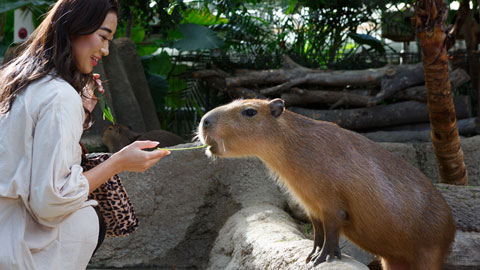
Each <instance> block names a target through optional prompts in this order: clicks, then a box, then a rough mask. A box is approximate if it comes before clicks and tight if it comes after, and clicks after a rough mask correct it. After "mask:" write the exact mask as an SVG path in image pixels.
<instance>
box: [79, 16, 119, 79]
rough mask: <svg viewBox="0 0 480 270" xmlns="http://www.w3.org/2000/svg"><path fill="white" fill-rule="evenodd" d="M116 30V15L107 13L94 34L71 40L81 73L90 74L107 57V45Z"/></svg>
mask: <svg viewBox="0 0 480 270" xmlns="http://www.w3.org/2000/svg"><path fill="white" fill-rule="evenodd" d="M116 30H117V14H116V13H115V12H109V13H108V14H107V16H106V17H105V20H104V21H103V23H102V26H100V28H98V29H97V30H96V31H95V32H93V33H91V34H89V35H83V36H77V37H74V38H73V39H72V51H73V57H74V59H75V62H76V64H77V68H78V70H79V71H80V72H81V73H83V74H89V73H91V72H92V71H93V68H94V67H95V66H96V65H97V64H98V61H99V60H100V59H102V57H103V56H107V55H108V53H109V52H108V46H109V44H108V43H109V42H110V41H111V40H112V38H113V35H114V34H115V31H116Z"/></svg>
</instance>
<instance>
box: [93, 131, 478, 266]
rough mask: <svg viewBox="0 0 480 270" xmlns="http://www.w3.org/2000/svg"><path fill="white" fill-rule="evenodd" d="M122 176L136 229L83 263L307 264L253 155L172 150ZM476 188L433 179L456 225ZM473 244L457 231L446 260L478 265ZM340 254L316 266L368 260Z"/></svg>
mask: <svg viewBox="0 0 480 270" xmlns="http://www.w3.org/2000/svg"><path fill="white" fill-rule="evenodd" d="M479 139H480V138H477V137H475V138H471V139H467V140H466V141H464V142H463V145H464V147H465V145H468V146H469V147H473V148H477V147H478V146H476V145H475V144H476V143H478V140H479ZM382 145H383V146H384V147H386V148H387V149H389V150H390V151H392V152H394V153H395V154H398V155H401V156H404V157H405V158H406V159H407V160H409V161H411V162H412V163H413V164H414V165H415V166H417V167H419V168H421V169H426V168H427V169H428V168H429V167H428V166H426V165H425V164H427V162H425V160H431V159H434V157H433V153H432V152H428V151H427V152H422V151H423V150H424V149H428V146H426V145H409V144H382ZM184 146H187V145H184ZM179 147H181V146H179ZM464 149H465V148H464ZM464 152H465V159H466V163H467V166H472V165H473V164H475V163H477V164H478V162H479V159H478V157H476V154H475V153H473V151H470V150H467V151H465V150H464ZM469 159H475V160H469ZM469 169H470V168H469ZM121 176H122V178H123V181H124V185H125V186H126V188H127V190H128V192H129V195H130V197H131V199H132V202H133V204H134V206H135V209H136V211H137V213H138V216H139V218H140V228H139V229H138V231H137V232H135V233H134V234H133V235H131V236H127V237H125V238H119V239H106V241H105V242H104V244H103V246H102V247H101V249H100V250H99V251H98V253H97V254H96V255H95V257H94V258H93V259H92V261H91V265H90V268H95V267H135V268H141V267H146V266H158V267H169V268H172V267H174V266H175V267H177V268H181V267H196V268H198V269H206V268H209V269H298V268H299V267H300V268H304V267H307V266H306V265H305V261H304V260H305V258H306V256H307V254H308V253H309V252H310V251H311V249H312V246H313V241H312V240H311V235H308V234H307V233H306V232H305V228H304V227H302V226H303V225H299V224H301V222H300V221H298V220H296V219H294V218H292V217H291V216H290V215H289V214H288V213H290V212H291V210H288V209H289V207H288V203H287V202H288V195H287V194H286V193H285V192H284V191H283V190H282V188H280V185H278V184H277V183H276V181H275V180H273V179H272V178H271V176H270V174H269V173H268V172H267V171H266V169H265V167H264V165H263V164H262V163H261V162H260V161H258V160H256V159H216V160H211V159H208V158H207V157H206V156H205V155H204V153H203V150H199V149H197V150H188V151H172V154H171V155H170V156H167V157H165V158H163V159H162V160H161V161H160V162H158V163H157V164H156V165H155V166H154V167H152V168H151V169H149V170H148V171H147V172H145V173H122V174H121ZM469 176H470V183H478V179H477V178H478V176H477V174H476V173H475V172H474V173H473V175H472V174H471V173H470V174H469ZM479 189H480V188H478V187H451V186H445V185H439V190H440V191H441V192H442V194H444V196H445V198H446V199H447V201H448V202H449V203H450V204H451V205H452V208H453V209H454V214H455V219H456V221H457V224H462V227H468V226H472V227H475V226H477V225H478V220H479V218H478V217H479V215H480V214H479V212H478V211H479V209H478V205H480V204H479V202H478V199H479V196H478V194H479V193H478V191H479ZM456 209H459V210H456ZM459 227H460V226H459ZM344 245H346V244H342V246H344ZM478 250H480V243H479V234H478V233H476V232H462V231H457V238H456V240H455V244H454V246H453V251H452V255H451V256H450V257H449V259H448V265H447V266H448V267H450V269H479V267H480V263H478V262H477V259H476V257H475V254H476V253H475V252H477V251H478ZM343 252H344V254H347V255H350V256H352V257H353V258H354V260H353V259H352V260H350V259H348V260H345V261H344V260H342V261H340V262H335V263H340V264H339V265H337V264H335V265H334V266H332V265H333V264H325V265H321V266H317V268H315V269H328V268H320V267H327V266H328V267H333V269H339V270H341V269H362V267H364V265H365V264H368V261H369V260H370V259H371V258H372V257H371V255H369V254H365V253H364V254H362V253H357V252H354V251H352V249H347V248H345V249H343ZM462 254H463V255H462ZM460 255H461V256H460ZM477 257H478V256H477ZM359 262H361V263H359ZM362 264H363V265H362ZM340 265H341V266H340ZM240 266H244V267H240ZM235 267H240V268H235ZM352 267H360V268H352ZM307 268H309V267H307ZM330 269H332V268H330Z"/></svg>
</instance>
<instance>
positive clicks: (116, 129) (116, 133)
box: [102, 125, 185, 153]
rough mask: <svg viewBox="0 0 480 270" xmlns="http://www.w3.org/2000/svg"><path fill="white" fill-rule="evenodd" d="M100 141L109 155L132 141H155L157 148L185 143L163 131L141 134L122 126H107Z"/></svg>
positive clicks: (176, 136) (172, 134)
mask: <svg viewBox="0 0 480 270" xmlns="http://www.w3.org/2000/svg"><path fill="white" fill-rule="evenodd" d="M102 140H103V143H104V144H105V145H106V146H107V148H108V151H109V152H111V153H115V152H118V151H119V150H120V149H122V148H123V147H125V146H127V145H129V144H131V143H132V142H134V141H144V140H150V141H157V142H159V145H158V147H168V146H173V145H177V144H182V143H185V141H184V140H183V139H182V138H181V137H180V136H178V135H176V134H174V133H171V132H168V131H165V130H152V131H148V132H146V133H143V134H141V133H136V132H133V131H131V130H130V128H128V127H126V126H124V125H108V126H107V127H106V128H105V129H104V130H103V136H102Z"/></svg>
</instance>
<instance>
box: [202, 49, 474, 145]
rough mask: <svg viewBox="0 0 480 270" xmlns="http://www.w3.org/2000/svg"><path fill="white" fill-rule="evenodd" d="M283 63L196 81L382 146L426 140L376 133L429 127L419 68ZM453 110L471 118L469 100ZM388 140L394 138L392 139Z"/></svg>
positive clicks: (470, 124)
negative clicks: (273, 101)
mask: <svg viewBox="0 0 480 270" xmlns="http://www.w3.org/2000/svg"><path fill="white" fill-rule="evenodd" d="M284 59H285V64H284V66H283V67H282V68H280V69H276V70H238V71H236V72H235V74H233V75H231V74H229V73H227V72H225V71H222V70H219V69H209V70H201V71H196V72H194V73H193V76H194V77H195V78H198V79H202V80H204V81H206V83H207V85H208V86H209V87H210V88H211V89H214V90H216V91H222V92H225V93H227V94H228V95H229V96H231V97H232V98H276V97H281V98H282V99H283V100H285V103H286V105H287V106H288V107H289V109H290V110H292V111H295V112H297V113H300V114H303V115H306V116H309V117H311V118H314V119H318V120H324V121H330V122H334V123H337V124H338V125H340V126H342V127H344V128H347V129H351V130H356V131H359V132H366V131H377V132H376V133H375V134H376V135H375V136H370V137H372V138H374V139H375V140H378V141H408V140H409V139H410V138H411V140H414V141H415V140H420V141H423V140H425V138H424V137H425V136H424V135H425V132H428V129H427V130H423V131H422V132H423V134H422V136H420V137H421V138H419V136H411V135H408V134H411V133H412V132H410V131H411V130H408V129H404V130H408V131H409V132H404V133H401V131H398V130H396V131H385V132H384V133H385V134H384V135H385V136H386V138H380V137H378V131H379V130H385V128H386V127H392V126H399V125H412V124H420V123H425V122H428V119H429V118H428V110H427V104H426V89H425V80H424V73H423V65H422V64H421V63H419V64H413V65H396V66H385V67H382V68H376V69H365V70H318V69H309V68H306V67H303V66H300V65H298V64H297V63H295V62H293V61H292V60H291V59H290V58H288V57H285V58H284ZM450 81H451V83H452V88H455V87H458V86H461V85H463V84H465V83H467V82H469V81H470V76H469V75H468V74H467V72H466V71H464V70H463V69H455V70H453V71H451V72H450ZM385 103H386V104H388V105H386V104H385ZM455 108H456V114H457V119H466V118H470V117H471V116H472V112H471V102H470V98H469V97H466V96H463V97H455ZM465 125H467V127H466V128H465V130H464V132H463V133H462V130H460V133H461V134H463V135H471V133H472V131H474V132H475V133H476V130H477V124H476V121H472V120H470V121H465ZM417 131H418V130H417ZM391 132H395V133H391ZM399 132H400V133H399ZM467 133H468V134H467ZM402 134H405V136H402ZM366 135H367V136H368V134H366ZM389 135H392V136H391V137H392V138H390V139H388V137H389ZM417 135H418V134H417ZM394 137H395V138H394ZM428 139H429V138H427V140H428Z"/></svg>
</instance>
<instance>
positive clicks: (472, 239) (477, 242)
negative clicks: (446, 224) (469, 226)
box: [445, 231, 480, 270]
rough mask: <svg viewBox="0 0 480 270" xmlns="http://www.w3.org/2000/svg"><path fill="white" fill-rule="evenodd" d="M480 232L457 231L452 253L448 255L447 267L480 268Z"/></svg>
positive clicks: (465, 269)
mask: <svg viewBox="0 0 480 270" xmlns="http://www.w3.org/2000/svg"><path fill="white" fill-rule="evenodd" d="M479 254H480V233H472V232H462V231H457V234H456V235H455V242H454V243H453V247H452V253H451V254H450V256H449V257H448V259H447V261H446V263H445V264H446V265H445V269H448V270H474V269H475V270H476V269H480V256H479Z"/></svg>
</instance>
